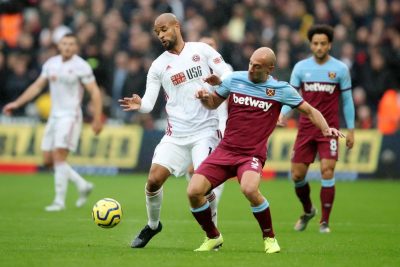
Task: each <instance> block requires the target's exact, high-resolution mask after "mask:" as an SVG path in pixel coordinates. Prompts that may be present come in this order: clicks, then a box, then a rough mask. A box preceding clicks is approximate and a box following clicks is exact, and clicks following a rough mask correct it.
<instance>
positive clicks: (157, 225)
mask: <svg viewBox="0 0 400 267" xmlns="http://www.w3.org/2000/svg"><path fill="white" fill-rule="evenodd" d="M170 175H171V173H170V172H169V170H168V169H167V168H165V167H163V166H161V165H158V164H155V163H153V164H152V165H151V168H150V172H149V176H148V178H147V183H146V187H145V194H146V208H147V218H148V222H147V225H146V226H145V227H144V228H143V229H142V230H141V231H140V233H139V234H138V235H137V236H136V237H135V239H134V240H133V241H132V244H131V247H132V248H143V247H145V246H146V245H147V243H148V242H149V241H150V240H151V239H152V238H153V236H155V235H156V234H158V233H159V232H161V230H162V224H161V222H160V213H161V204H162V200H163V187H162V186H163V184H164V182H165V181H166V180H167V179H168V177H169V176H170Z"/></svg>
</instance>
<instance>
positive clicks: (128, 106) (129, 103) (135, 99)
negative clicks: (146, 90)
mask: <svg viewBox="0 0 400 267" xmlns="http://www.w3.org/2000/svg"><path fill="white" fill-rule="evenodd" d="M118 102H119V105H120V106H121V107H122V108H123V110H124V111H131V110H138V109H139V108H140V106H141V105H142V99H141V98H140V96H138V95H136V94H133V95H132V97H124V98H123V99H119V100H118Z"/></svg>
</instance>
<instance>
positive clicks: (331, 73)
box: [328, 71, 336, 80]
mask: <svg viewBox="0 0 400 267" xmlns="http://www.w3.org/2000/svg"><path fill="white" fill-rule="evenodd" d="M328 77H329V79H331V80H333V79H335V78H336V72H333V71H330V72H328Z"/></svg>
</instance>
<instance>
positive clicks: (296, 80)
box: [290, 64, 301, 88]
mask: <svg viewBox="0 0 400 267" xmlns="http://www.w3.org/2000/svg"><path fill="white" fill-rule="evenodd" d="M290 84H291V85H292V86H294V87H295V88H299V87H300V84H301V76H300V68H299V64H296V65H295V66H294V68H293V71H292V75H291V76H290Z"/></svg>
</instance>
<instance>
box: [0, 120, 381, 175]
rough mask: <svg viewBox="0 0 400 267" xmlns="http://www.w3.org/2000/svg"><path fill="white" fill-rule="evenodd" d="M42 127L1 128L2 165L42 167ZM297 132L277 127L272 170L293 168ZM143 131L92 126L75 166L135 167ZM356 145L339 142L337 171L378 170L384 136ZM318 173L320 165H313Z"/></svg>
mask: <svg viewBox="0 0 400 267" xmlns="http://www.w3.org/2000/svg"><path fill="white" fill-rule="evenodd" d="M43 130H44V125H43V124H38V125H18V124H9V125H0V164H2V163H3V164H4V163H13V164H36V165H41V163H42V156H41V150H40V145H41V139H42V134H43ZM296 133H297V130H296V129H284V128H278V129H276V130H275V131H274V133H273V134H272V136H271V137H270V140H269V152H268V160H267V162H266V168H267V169H269V170H274V171H279V172H286V171H288V170H289V169H290V156H291V152H292V147H293V144H294V141H295V138H296ZM142 140H143V130H142V128H141V127H140V126H136V125H132V126H122V125H116V126H110V125H107V126H106V127H105V128H104V130H103V132H102V133H101V134H100V136H98V137H95V136H94V135H93V132H92V130H91V128H90V125H85V126H84V128H83V131H82V136H81V139H80V144H79V148H78V150H77V151H76V152H75V153H74V154H72V155H71V156H70V157H69V159H68V160H69V162H70V163H71V164H73V165H81V166H99V167H118V168H132V169H133V168H136V167H137V162H138V159H139V153H140V147H141V145H142ZM355 140H356V141H355V145H354V147H353V149H351V150H347V149H346V147H345V139H344V138H342V139H340V142H339V161H338V163H337V167H336V170H337V171H351V172H359V173H373V172H375V171H376V169H377V165H378V159H379V152H380V147H381V143H382V135H381V134H380V133H379V132H378V131H376V130H357V131H356V132H355ZM310 169H311V170H318V169H319V164H312V165H311V167H310Z"/></svg>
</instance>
